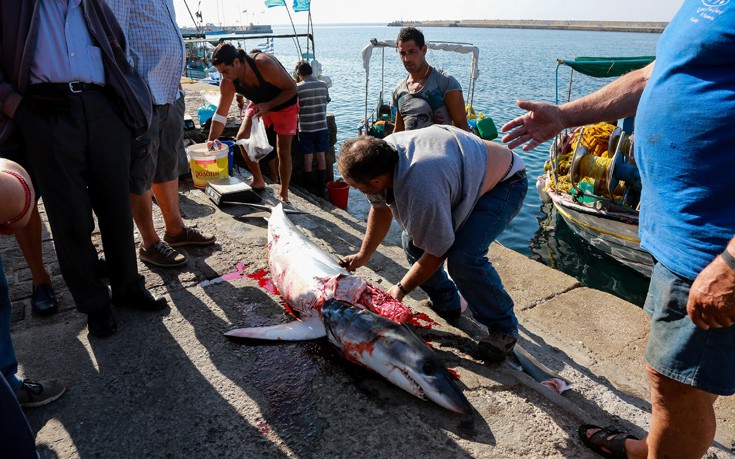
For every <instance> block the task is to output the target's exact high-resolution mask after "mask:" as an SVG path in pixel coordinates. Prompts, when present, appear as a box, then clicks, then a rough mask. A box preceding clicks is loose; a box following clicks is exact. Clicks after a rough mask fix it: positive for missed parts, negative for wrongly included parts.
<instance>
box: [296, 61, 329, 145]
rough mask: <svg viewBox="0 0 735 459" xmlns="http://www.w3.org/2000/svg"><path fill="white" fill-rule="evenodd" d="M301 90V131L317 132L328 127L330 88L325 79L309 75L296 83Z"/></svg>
mask: <svg viewBox="0 0 735 459" xmlns="http://www.w3.org/2000/svg"><path fill="white" fill-rule="evenodd" d="M296 88H297V89H298V91H299V106H300V108H299V131H301V132H317V131H323V130H325V129H327V103H328V102H329V101H331V100H332V99H330V98H329V89H327V84H326V83H325V82H323V81H320V80H317V79H316V78H314V77H313V76H311V75H309V76H307V77H305V78H304V80H303V81H300V82H299V83H298V84H296Z"/></svg>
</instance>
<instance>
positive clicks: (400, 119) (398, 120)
mask: <svg viewBox="0 0 735 459" xmlns="http://www.w3.org/2000/svg"><path fill="white" fill-rule="evenodd" d="M405 130H406V126H404V125H403V117H402V116H401V112H399V111H397V110H396V125H395V126H394V127H393V132H401V131H405Z"/></svg>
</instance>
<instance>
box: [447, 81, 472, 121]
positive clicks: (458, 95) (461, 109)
mask: <svg viewBox="0 0 735 459" xmlns="http://www.w3.org/2000/svg"><path fill="white" fill-rule="evenodd" d="M444 105H446V106H447V111H448V112H449V117H450V118H451V119H452V123H454V125H455V126H456V127H458V128H460V129H464V130H465V131H469V130H470V127H469V125H468V124H467V114H466V113H465V106H464V96H463V95H462V91H449V92H448V93H446V94H444Z"/></svg>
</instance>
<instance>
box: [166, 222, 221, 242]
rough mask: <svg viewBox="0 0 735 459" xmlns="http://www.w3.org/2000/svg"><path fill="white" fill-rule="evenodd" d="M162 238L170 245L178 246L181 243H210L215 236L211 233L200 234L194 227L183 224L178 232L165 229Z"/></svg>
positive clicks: (214, 239)
mask: <svg viewBox="0 0 735 459" xmlns="http://www.w3.org/2000/svg"><path fill="white" fill-rule="evenodd" d="M163 240H164V241H166V242H167V243H168V245H170V246H171V247H179V246H182V245H212V244H214V241H216V240H217V238H216V237H214V235H212V234H206V233H205V234H202V233H200V232H199V231H198V230H197V229H196V228H192V227H190V226H185V227H184V230H183V231H182V232H180V233H179V234H170V233H169V232H168V231H166V234H164V235H163Z"/></svg>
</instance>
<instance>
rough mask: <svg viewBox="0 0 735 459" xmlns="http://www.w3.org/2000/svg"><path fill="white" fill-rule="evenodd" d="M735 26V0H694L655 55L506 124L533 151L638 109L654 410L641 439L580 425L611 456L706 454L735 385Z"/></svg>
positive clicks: (514, 142) (530, 105)
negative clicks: (724, 398) (595, 87)
mask: <svg viewBox="0 0 735 459" xmlns="http://www.w3.org/2000/svg"><path fill="white" fill-rule="evenodd" d="M733 30H735V3H731V2H727V1H717V0H685V2H684V4H683V5H682V7H681V9H680V10H679V12H678V13H677V14H676V16H675V17H674V18H673V19H672V21H671V23H670V24H669V26H668V27H667V28H666V30H665V31H664V33H663V35H662V36H661V39H660V41H659V44H658V49H657V52H656V62H655V63H652V64H650V65H649V66H647V67H645V68H643V69H640V70H636V71H634V72H631V73H629V74H627V75H624V76H623V77H621V78H620V79H618V80H616V81H614V82H613V83H610V84H609V85H607V86H605V87H604V88H602V89H601V90H599V91H597V92H595V93H593V94H590V95H588V96H586V97H583V98H581V99H579V100H575V101H572V102H569V103H566V104H563V105H559V106H555V105H550V104H545V103H537V102H526V101H519V102H518V106H519V107H520V108H522V109H524V110H528V111H529V113H526V114H524V115H523V116H520V117H518V118H516V119H514V120H512V121H510V122H509V123H507V124H506V125H505V126H503V128H502V130H503V131H504V132H505V131H508V130H510V129H513V128H515V129H514V130H513V131H512V132H510V133H509V134H508V135H506V136H505V137H504V138H503V141H504V142H510V144H509V145H508V146H509V147H510V148H514V147H516V146H519V145H522V144H525V146H524V147H523V149H524V150H526V151H528V150H530V149H532V148H535V147H536V146H538V145H540V144H541V143H542V142H545V141H547V140H549V139H551V138H552V137H553V136H554V135H556V134H557V133H559V132H560V131H561V130H562V129H565V128H568V127H572V126H580V125H584V124H588V123H593V122H597V121H602V120H607V119H615V118H622V117H625V116H629V115H633V114H636V135H635V139H636V143H635V157H636V163H637V164H638V167H639V169H640V173H641V180H642V183H643V193H642V195H641V219H640V236H641V246H642V247H643V248H645V249H646V250H648V251H649V252H650V253H651V255H652V256H653V257H654V259H655V260H656V264H655V266H654V269H653V274H652V276H651V287H650V290H649V295H648V298H647V299H646V305H645V310H646V312H647V313H648V314H649V315H650V316H651V318H652V323H651V334H650V338H649V342H648V348H647V350H646V362H647V370H648V373H649V379H650V381H651V400H652V401H653V403H652V420H651V430H650V432H649V434H648V436H647V438H645V439H643V440H637V439H634V438H632V437H629V436H626V434H624V433H619V432H615V431H613V430H610V429H601V428H599V427H595V426H582V427H581V428H580V431H579V435H580V438H581V439H582V441H583V442H584V443H585V444H586V445H588V446H590V447H591V448H592V449H593V450H595V451H597V452H602V453H603V454H608V455H610V457H646V455H648V456H649V457H677V458H683V457H702V456H703V455H704V454H705V452H706V451H707V448H708V447H709V445H710V443H711V442H712V440H713V438H714V435H715V428H716V419H715V414H714V409H713V404H714V402H715V400H716V399H717V396H718V395H732V394H733V393H735V327H733V324H734V323H735V258H734V256H735V238H733V235H735V202H733V201H732V200H731V199H726V196H728V195H729V194H731V193H732V189H731V188H732V186H731V185H732V178H731V174H732V171H733V170H735V129H733V122H732V117H731V115H732V114H733V113H735V53H734V52H733V50H734V49H735V33H733ZM611 101H613V102H614V103H611Z"/></svg>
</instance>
